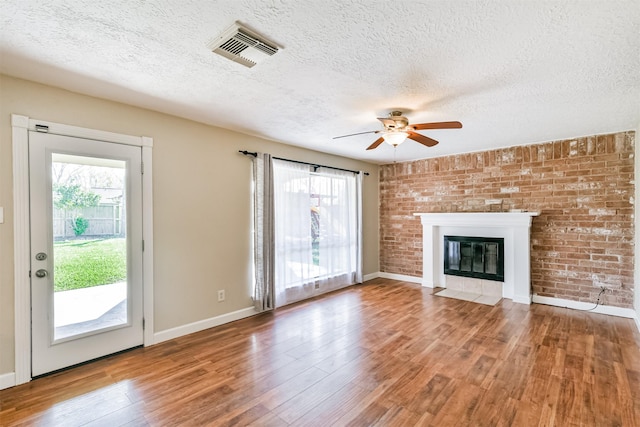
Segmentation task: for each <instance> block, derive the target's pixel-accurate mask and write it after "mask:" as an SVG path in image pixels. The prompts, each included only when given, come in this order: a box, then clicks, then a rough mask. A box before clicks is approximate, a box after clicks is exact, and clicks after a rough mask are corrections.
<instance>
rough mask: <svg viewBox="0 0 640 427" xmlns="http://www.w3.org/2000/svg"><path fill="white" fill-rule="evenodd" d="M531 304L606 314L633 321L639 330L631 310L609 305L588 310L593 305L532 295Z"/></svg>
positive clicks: (633, 312) (634, 313)
mask: <svg viewBox="0 0 640 427" xmlns="http://www.w3.org/2000/svg"><path fill="white" fill-rule="evenodd" d="M533 302H534V303H536V304H546V305H553V306H555V307H564V308H573V309H576V310H589V311H590V312H591V313H600V314H608V315H609V316H618V317H626V318H629V319H635V321H636V324H637V325H639V328H638V329H640V324H639V323H638V315H637V314H636V312H635V310H633V309H631V308H621V307H614V306H611V305H599V306H598V307H596V308H595V309H593V310H590V309H591V308H593V307H594V306H595V304H594V303H591V302H580V301H572V300H568V299H562V298H552V297H541V296H539V295H533Z"/></svg>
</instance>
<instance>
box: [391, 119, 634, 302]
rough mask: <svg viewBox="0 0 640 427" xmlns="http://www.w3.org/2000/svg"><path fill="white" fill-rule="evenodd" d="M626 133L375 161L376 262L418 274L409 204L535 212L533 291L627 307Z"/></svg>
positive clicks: (630, 172)
mask: <svg viewBox="0 0 640 427" xmlns="http://www.w3.org/2000/svg"><path fill="white" fill-rule="evenodd" d="M634 138H635V133H634V132H621V133H616V134H611V135H598V136H592V137H586V138H577V139H571V140H566V141H555V142H547V143H543V144H535V145H528V146H521V147H511V148H505V149H499V150H493V151H485V152H480V153H471V154H461V155H456V156H449V157H439V158H433V159H426V160H419V161H415V162H407V163H396V164H390V165H384V166H382V167H381V169H380V204H381V206H380V234H381V242H380V243H381V245H380V246H381V247H380V250H381V252H380V253H381V255H380V269H381V271H383V272H388V273H396V274H405V275H409V276H416V277H421V276H422V226H421V224H420V220H419V218H416V217H414V216H413V213H415V212H488V211H508V210H509V209H526V210H529V211H538V212H540V213H541V214H540V216H538V217H534V219H533V226H532V229H531V233H532V234H531V242H532V247H531V272H532V286H533V293H534V294H538V295H541V296H549V297H556V298H564V299H570V300H577V301H584V302H592V301H595V298H596V296H597V294H598V292H599V291H600V287H601V286H605V287H607V288H608V289H610V290H611V292H607V293H606V294H605V297H604V298H605V300H604V304H606V305H613V306H618V307H625V308H631V307H633V256H634V248H633V237H634V222H633V195H634V183H633V179H634V166H633V165H634V160H633V152H634Z"/></svg>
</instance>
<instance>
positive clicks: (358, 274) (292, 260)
mask: <svg viewBox="0 0 640 427" xmlns="http://www.w3.org/2000/svg"><path fill="white" fill-rule="evenodd" d="M273 178H274V236H275V302H276V306H282V305H285V304H288V303H291V302H295V301H299V300H301V299H305V298H309V297H311V296H314V295H317V294H320V293H324V292H328V291H330V290H333V289H338V288H341V287H345V286H349V285H351V284H354V283H358V282H361V281H362V256H361V254H362V227H361V224H360V221H361V219H360V218H361V190H360V188H361V179H362V175H361V174H359V175H355V174H353V173H352V172H342V171H336V170H331V169H326V170H325V169H322V170H321V171H320V172H312V171H311V168H310V167H309V166H307V165H300V164H296V163H292V162H287V161H280V160H273Z"/></svg>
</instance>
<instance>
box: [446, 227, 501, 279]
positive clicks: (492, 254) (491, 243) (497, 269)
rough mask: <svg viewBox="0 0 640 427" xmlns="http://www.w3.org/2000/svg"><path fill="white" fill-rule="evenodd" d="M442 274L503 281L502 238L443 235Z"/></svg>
mask: <svg viewBox="0 0 640 427" xmlns="http://www.w3.org/2000/svg"><path fill="white" fill-rule="evenodd" d="M444 274H450V275H453V276H463V277H474V278H476V279H486V280H494V281H496V282H503V281H504V239H503V238H494V237H467V236H444Z"/></svg>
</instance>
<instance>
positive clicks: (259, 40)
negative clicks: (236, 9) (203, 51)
mask: <svg viewBox="0 0 640 427" xmlns="http://www.w3.org/2000/svg"><path fill="white" fill-rule="evenodd" d="M208 46H209V49H211V51H212V52H214V53H217V54H219V55H222V56H224V57H225V58H229V59H230V60H232V61H235V62H237V63H239V64H242V65H244V66H246V67H253V66H254V65H256V64H257V63H258V62H260V61H262V60H263V59H265V58H268V57H269V56H272V55H275V54H276V53H277V52H278V47H277V45H276V44H275V43H273V42H271V41H269V40H267V39H265V38H264V37H262V36H260V35H258V34H256V33H255V32H253V31H251V30H249V29H247V28H245V27H243V26H242V25H240V24H239V23H238V22H236V23H235V24H233V25H232V26H231V27H229V28H228V29H227V30H226V31H225V32H224V33H222V35H220V37H218V38H217V39H215V40H214V41H212V42H211V43H209V45H208Z"/></svg>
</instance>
